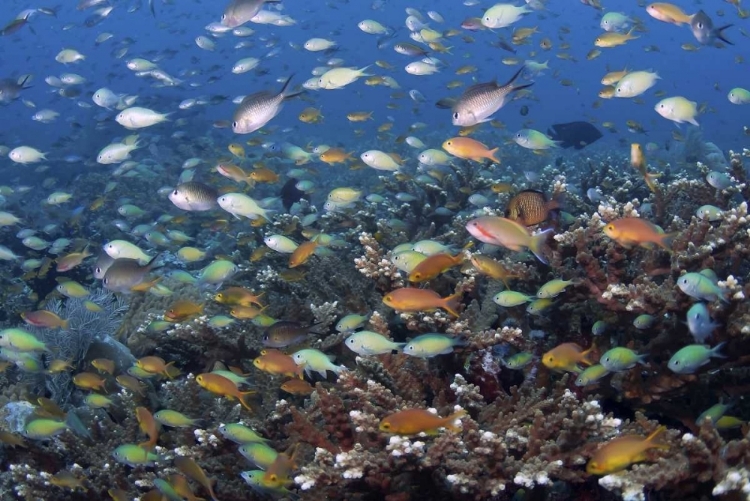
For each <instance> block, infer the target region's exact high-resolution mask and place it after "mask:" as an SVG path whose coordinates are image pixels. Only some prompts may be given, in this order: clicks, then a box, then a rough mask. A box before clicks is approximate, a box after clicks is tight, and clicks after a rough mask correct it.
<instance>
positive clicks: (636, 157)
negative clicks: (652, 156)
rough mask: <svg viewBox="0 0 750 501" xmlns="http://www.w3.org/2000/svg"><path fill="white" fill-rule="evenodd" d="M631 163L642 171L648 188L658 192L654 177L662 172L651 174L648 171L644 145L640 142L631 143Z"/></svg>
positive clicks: (652, 191)
mask: <svg viewBox="0 0 750 501" xmlns="http://www.w3.org/2000/svg"><path fill="white" fill-rule="evenodd" d="M630 165H631V166H632V167H633V168H634V169H635V170H637V171H638V172H640V173H641V175H642V176H643V180H644V181H645V182H646V186H648V189H649V190H651V193H656V190H657V186H656V183H655V182H654V179H656V178H657V177H659V176H660V175H661V174H650V173H649V172H648V167H647V166H646V155H645V154H644V153H643V147H641V145H640V144H638V143H633V144H631V145H630Z"/></svg>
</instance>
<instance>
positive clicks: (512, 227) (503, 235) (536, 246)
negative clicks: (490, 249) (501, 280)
mask: <svg viewBox="0 0 750 501" xmlns="http://www.w3.org/2000/svg"><path fill="white" fill-rule="evenodd" d="M466 229H467V230H468V231H469V233H470V234H471V236H473V237H474V238H476V239H477V240H479V241H481V242H484V243H486V244H492V245H499V246H500V247H505V248H507V249H510V250H513V251H522V250H524V249H526V248H528V249H529V250H530V251H531V252H533V253H534V255H535V256H536V257H537V259H539V260H540V261H541V262H543V263H545V264H546V263H547V260H546V259H545V258H544V256H543V255H542V253H541V248H542V246H543V244H544V242H545V241H546V240H547V234H548V233H549V232H551V231H552V230H551V229H547V230H544V231H542V232H539V233H537V234H536V235H533V236H532V235H531V234H530V233H529V230H528V229H526V227H525V226H522V225H520V224H518V223H517V222H515V221H513V220H511V219H506V218H504V217H497V216H483V217H478V218H476V219H472V220H471V221H469V222H468V223H466Z"/></svg>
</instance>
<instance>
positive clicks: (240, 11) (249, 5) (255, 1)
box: [221, 0, 280, 28]
mask: <svg viewBox="0 0 750 501" xmlns="http://www.w3.org/2000/svg"><path fill="white" fill-rule="evenodd" d="M279 1H280V0H232V1H231V2H229V5H227V7H226V9H224V14H222V16H221V24H223V25H224V26H227V27H229V28H236V27H237V26H242V25H243V24H245V23H247V22H249V21H250V20H251V19H252V18H254V17H255V16H256V15H257V14H258V12H260V9H262V8H263V4H265V3H276V2H279Z"/></svg>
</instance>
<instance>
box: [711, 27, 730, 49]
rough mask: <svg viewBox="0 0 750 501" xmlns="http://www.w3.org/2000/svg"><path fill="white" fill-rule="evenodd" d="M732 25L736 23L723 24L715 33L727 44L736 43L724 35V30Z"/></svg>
mask: <svg viewBox="0 0 750 501" xmlns="http://www.w3.org/2000/svg"><path fill="white" fill-rule="evenodd" d="M732 26H734V25H733V24H727V25H724V26H722V27H721V28H716V30H715V31H714V33H715V34H716V38H718V39H719V40H721V41H722V42H724V43H725V44H729V45H734V44H733V43H732V42H730V41H729V40H727V39H726V38H725V37H724V33H723V31H724V30H726V29H727V28H731V27H732Z"/></svg>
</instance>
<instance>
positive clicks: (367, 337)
mask: <svg viewBox="0 0 750 501" xmlns="http://www.w3.org/2000/svg"><path fill="white" fill-rule="evenodd" d="M405 344H406V343H396V342H393V341H391V340H390V339H388V338H386V337H385V336H383V335H382V334H378V333H377V332H372V331H359V332H355V333H354V334H352V335H351V336H349V337H348V338H346V340H344V345H346V347H347V348H349V349H350V350H352V351H353V352H355V353H357V354H359V355H363V356H367V355H382V354H384V353H390V352H392V351H394V350H398V349H400V348H401V347H403V346H404V345H405Z"/></svg>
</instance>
